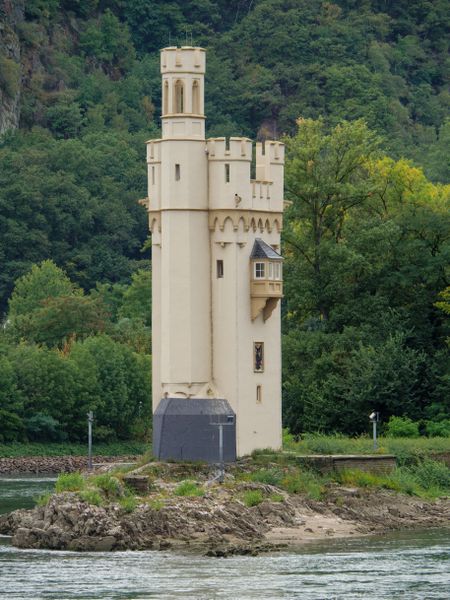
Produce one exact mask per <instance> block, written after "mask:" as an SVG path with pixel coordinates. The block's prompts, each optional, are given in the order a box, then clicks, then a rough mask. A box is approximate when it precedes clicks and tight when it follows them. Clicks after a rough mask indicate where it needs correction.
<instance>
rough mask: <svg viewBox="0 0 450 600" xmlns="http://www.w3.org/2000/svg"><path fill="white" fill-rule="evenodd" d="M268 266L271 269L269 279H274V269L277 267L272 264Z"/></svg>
mask: <svg viewBox="0 0 450 600" xmlns="http://www.w3.org/2000/svg"><path fill="white" fill-rule="evenodd" d="M267 266H268V267H269V277H268V278H269V279H273V268H274V266H275V265H274V264H273V263H271V262H270V263H269V264H268V265H267Z"/></svg>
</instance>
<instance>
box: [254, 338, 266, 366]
mask: <svg viewBox="0 0 450 600" xmlns="http://www.w3.org/2000/svg"><path fill="white" fill-rule="evenodd" d="M253 370H254V372H255V373H263V371H264V342H255V343H254V344H253Z"/></svg>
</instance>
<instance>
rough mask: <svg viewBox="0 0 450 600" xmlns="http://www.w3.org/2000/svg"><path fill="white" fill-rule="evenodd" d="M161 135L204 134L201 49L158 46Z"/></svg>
mask: <svg viewBox="0 0 450 600" xmlns="http://www.w3.org/2000/svg"><path fill="white" fill-rule="evenodd" d="M161 74H162V136H163V138H173V137H176V138H179V137H182V138H194V139H195V138H197V139H204V138H205V114H204V101H203V98H204V85H205V82H204V79H205V50H204V49H203V48H195V47H191V46H183V47H181V48H176V47H169V48H164V49H163V50H161Z"/></svg>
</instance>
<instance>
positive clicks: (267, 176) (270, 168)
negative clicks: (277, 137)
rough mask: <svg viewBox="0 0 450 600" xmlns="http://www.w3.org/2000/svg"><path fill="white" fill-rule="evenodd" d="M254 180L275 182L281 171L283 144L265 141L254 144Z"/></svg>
mask: <svg viewBox="0 0 450 600" xmlns="http://www.w3.org/2000/svg"><path fill="white" fill-rule="evenodd" d="M255 153H256V180H257V181H274V182H276V180H277V178H278V176H279V173H282V171H283V165H284V144H283V142H278V141H271V140H270V141H269V140H267V141H266V142H265V143H264V144H262V143H260V142H258V143H257V144H256V151H255Z"/></svg>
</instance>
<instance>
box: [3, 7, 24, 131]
mask: <svg viewBox="0 0 450 600" xmlns="http://www.w3.org/2000/svg"><path fill="white" fill-rule="evenodd" d="M23 20H24V0H0V135H2V134H3V133H5V132H6V131H8V130H10V129H15V128H16V127H18V126H19V119H20V87H21V65H20V58H21V49H20V41H19V37H18V34H17V27H18V26H19V25H20V24H21V23H22V22H23Z"/></svg>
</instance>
